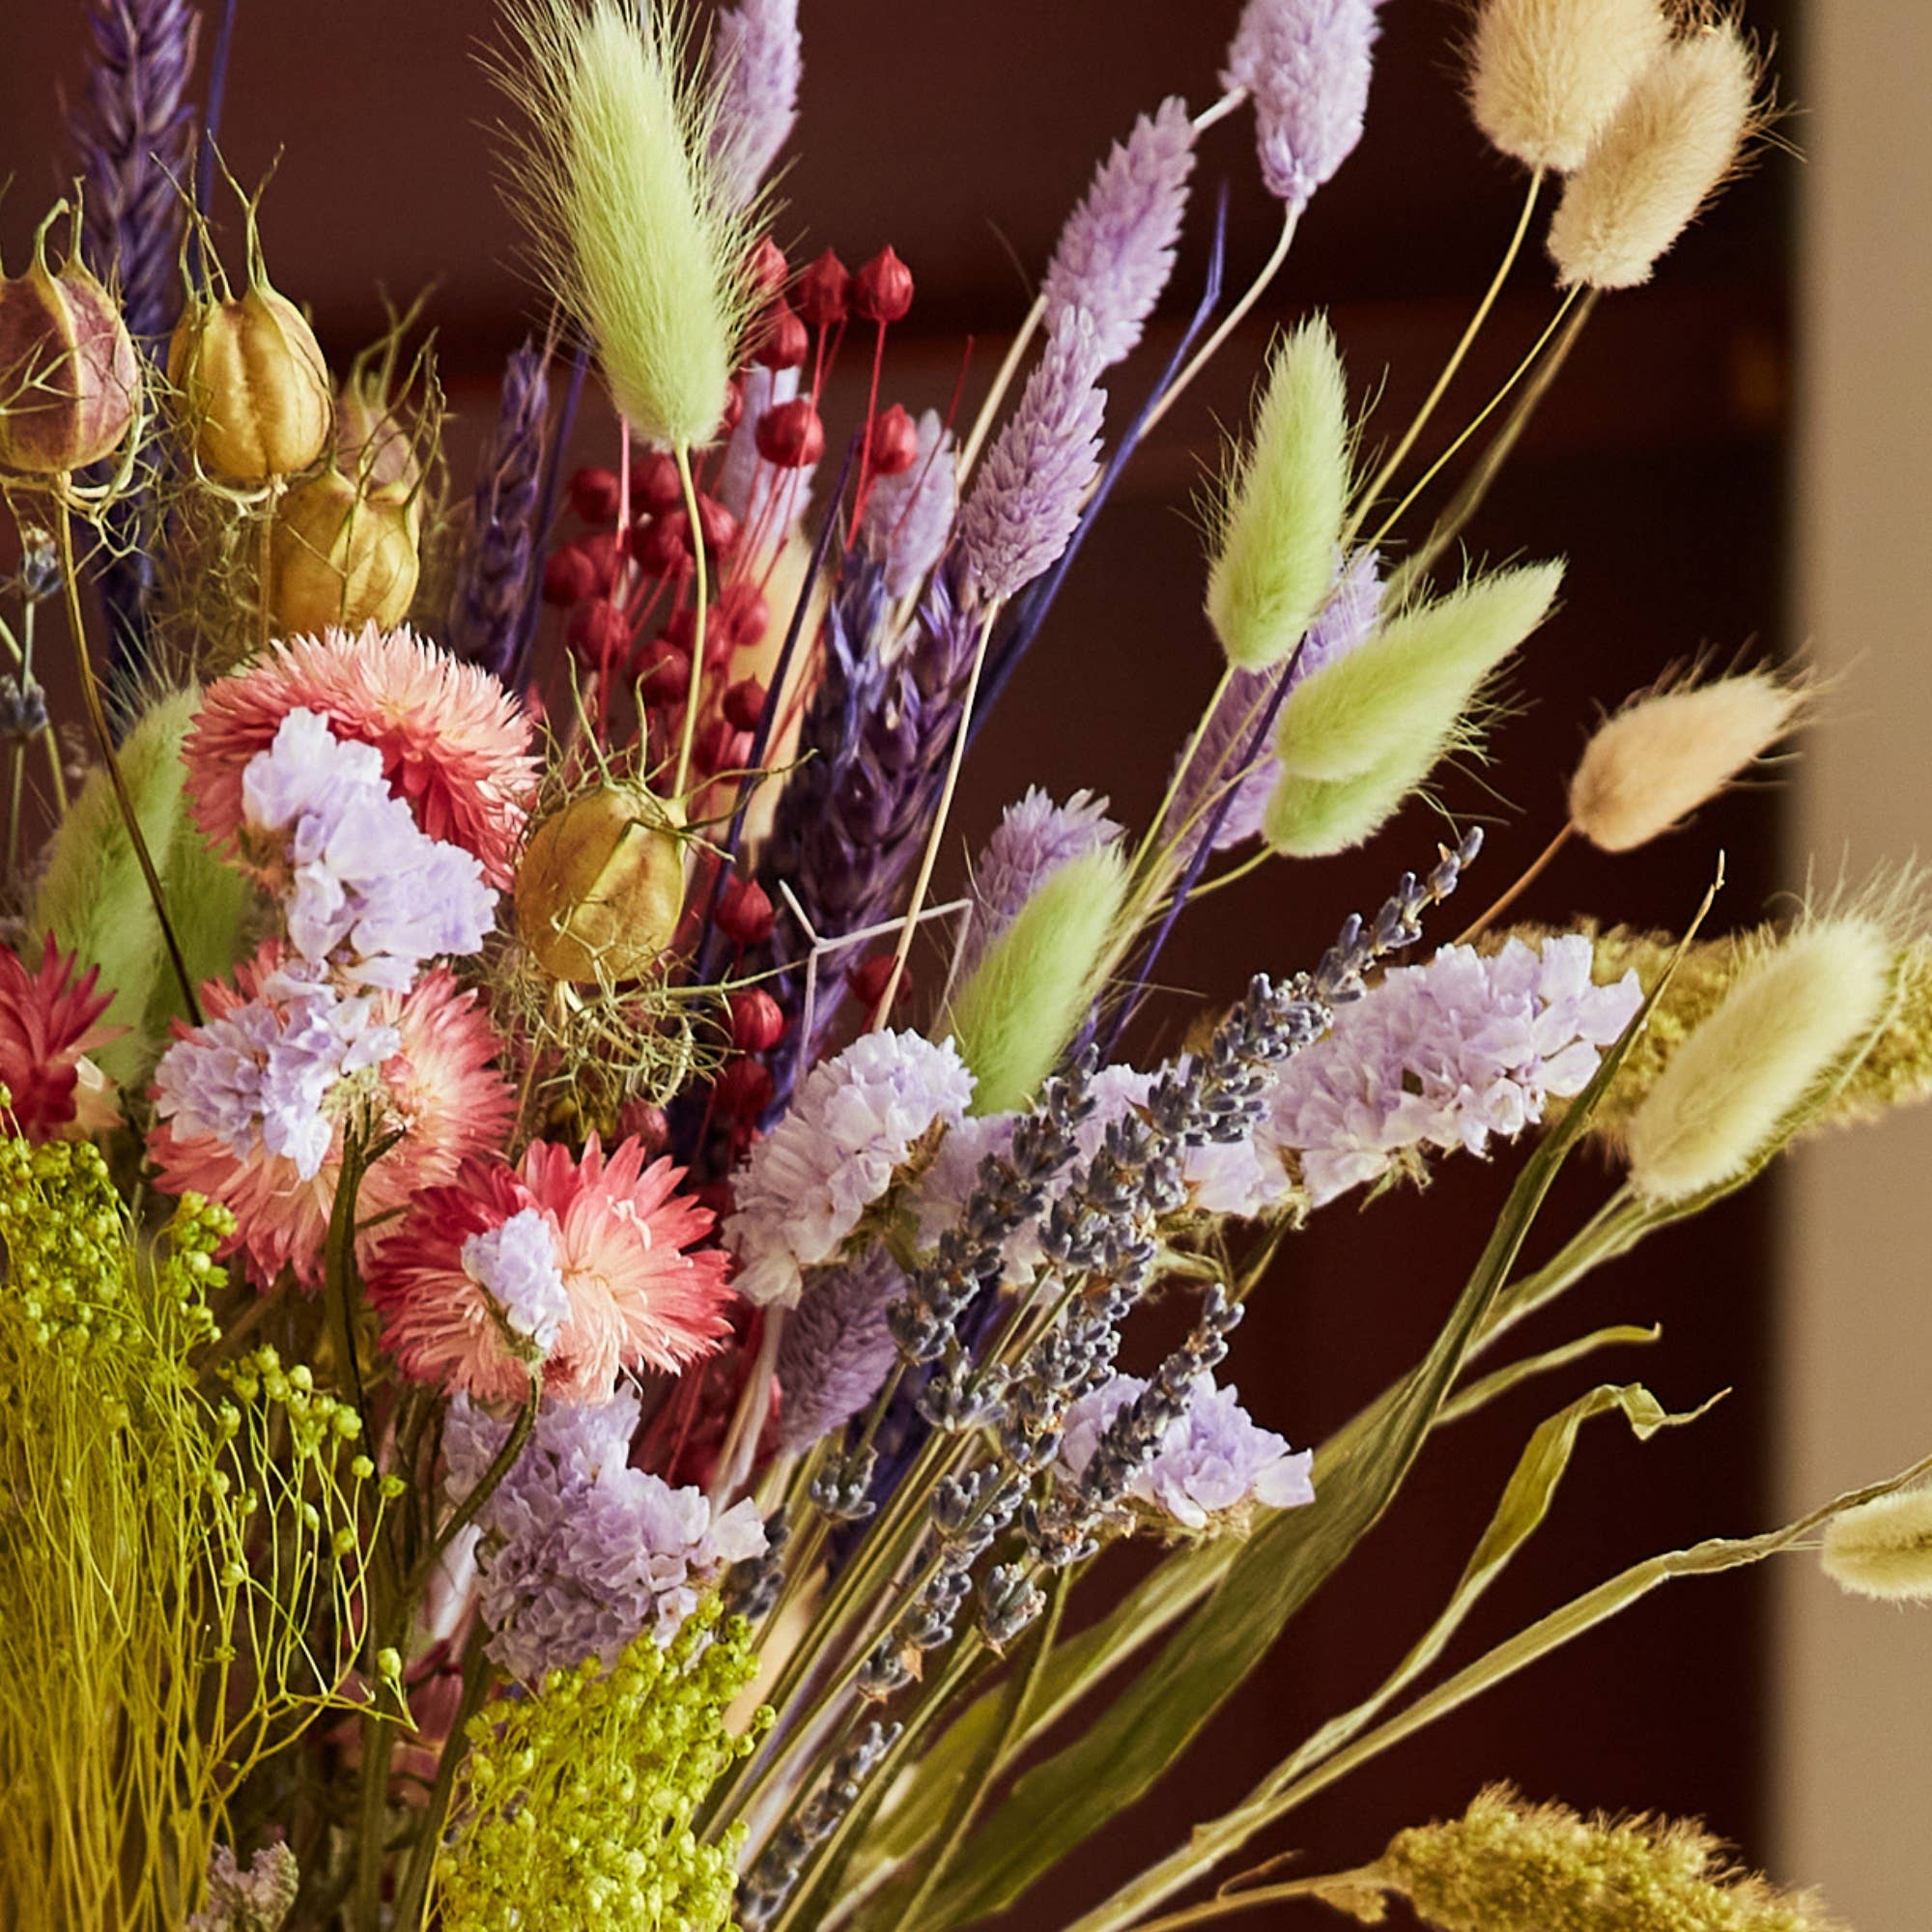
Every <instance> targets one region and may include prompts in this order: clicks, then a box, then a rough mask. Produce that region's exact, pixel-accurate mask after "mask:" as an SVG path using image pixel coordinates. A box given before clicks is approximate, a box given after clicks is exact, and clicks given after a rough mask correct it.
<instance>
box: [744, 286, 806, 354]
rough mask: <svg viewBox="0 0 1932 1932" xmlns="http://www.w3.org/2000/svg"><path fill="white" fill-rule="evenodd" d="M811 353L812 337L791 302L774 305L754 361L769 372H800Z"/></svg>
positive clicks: (766, 321)
mask: <svg viewBox="0 0 1932 1932" xmlns="http://www.w3.org/2000/svg"><path fill="white" fill-rule="evenodd" d="M810 352H811V337H810V334H809V333H808V332H807V329H806V327H805V324H804V323H803V322H801V321H800V320H799V317H798V311H797V310H796V309H795V308H793V307H792V305H791V304H790V303H789V302H774V303H773V304H772V308H771V313H770V314H769V315H768V316H766V318H765V320H764V324H763V327H762V330H761V339H760V341H759V343H758V346H757V348H756V349H755V350H754V351H753V354H752V360H753V362H756V363H758V364H759V365H760V366H761V367H763V368H766V369H797V368H800V367H802V366H803V364H804V362H805V358H806V356H807V355H810Z"/></svg>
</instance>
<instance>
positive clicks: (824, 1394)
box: [778, 1248, 905, 1450]
mask: <svg viewBox="0 0 1932 1932" xmlns="http://www.w3.org/2000/svg"><path fill="white" fill-rule="evenodd" d="M903 1293H905V1276H904V1275H902V1274H901V1273H900V1272H899V1270H898V1266H897V1264H895V1262H894V1260H893V1258H892V1257H891V1256H890V1255H889V1254H887V1253H886V1251H885V1250H884V1249H883V1248H874V1249H873V1250H872V1251H871V1252H870V1253H869V1254H867V1256H866V1257H865V1258H864V1259H863V1260H861V1261H857V1262H854V1263H853V1264H851V1265H850V1266H849V1267H838V1268H827V1269H826V1270H825V1271H824V1272H823V1273H822V1274H820V1275H817V1276H815V1277H814V1278H813V1280H812V1281H811V1283H810V1286H809V1287H808V1288H807V1289H806V1291H805V1293H804V1294H802V1295H801V1296H800V1297H799V1303H798V1306H797V1307H796V1308H794V1309H793V1310H792V1311H791V1313H790V1315H789V1316H788V1317H786V1319H785V1325H784V1333H783V1335H782V1336H781V1338H780V1341H779V1361H778V1377H779V1388H780V1390H781V1392H782V1395H783V1398H784V1400H783V1402H782V1404H781V1406H780V1409H779V1444H780V1446H781V1448H783V1449H786V1450H797V1449H810V1447H811V1445H812V1444H813V1443H814V1442H816V1441H818V1440H819V1439H820V1437H822V1436H826V1435H831V1434H832V1432H833V1431H834V1430H835V1429H842V1428H844V1426H845V1425H846V1423H848V1422H850V1421H851V1419H852V1418H853V1417H854V1416H855V1415H857V1414H859V1413H860V1411H861V1410H862V1409H864V1408H865V1407H866V1406H867V1404H869V1403H870V1402H871V1400H872V1398H873V1397H874V1396H875V1395H877V1394H878V1392H879V1391H880V1389H882V1388H883V1387H884V1386H885V1382H886V1378H887V1376H889V1375H890V1374H891V1373H892V1369H893V1364H894V1363H895V1362H896V1361H897V1360H898V1345H897V1344H896V1343H895V1341H894V1340H893V1331H892V1329H891V1328H890V1327H889V1326H888V1325H887V1323H886V1311H887V1310H888V1309H889V1308H890V1307H891V1306H892V1305H893V1303H894V1302H895V1301H896V1300H897V1299H898V1298H899V1296H900V1295H901V1294H903Z"/></svg>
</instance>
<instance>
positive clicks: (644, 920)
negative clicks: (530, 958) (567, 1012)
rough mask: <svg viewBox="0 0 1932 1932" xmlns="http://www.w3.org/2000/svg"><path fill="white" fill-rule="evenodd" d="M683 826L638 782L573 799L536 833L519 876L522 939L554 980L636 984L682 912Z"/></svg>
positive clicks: (672, 809)
mask: <svg viewBox="0 0 1932 1932" xmlns="http://www.w3.org/2000/svg"><path fill="white" fill-rule="evenodd" d="M683 826H684V821H683V818H682V816H681V815H680V814H679V812H678V810H677V808H676V807H675V806H674V805H672V804H671V803H670V802H669V801H668V799H661V798H659V797H657V796H656V795H655V794H654V793H652V792H649V791H647V790H645V788H644V787H643V786H642V785H639V784H606V785H600V786H599V787H598V788H597V789H596V790H595V791H588V792H584V793H582V794H581V795H580V796H579V797H577V798H574V799H572V800H571V801H570V802H569V803H568V804H567V805H565V806H563V807H562V808H561V809H560V810H556V811H554V812H553V813H552V814H551V815H550V816H549V817H548V818H546V819H544V820H543V821H542V822H541V823H540V824H539V825H538V826H537V828H536V830H535V831H534V832H533V833H532V834H531V835H530V841H529V843H528V845H526V847H525V849H524V858H523V863H522V865H521V866H519V867H518V868H517V885H516V913H517V931H518V933H519V935H520V936H521V937H522V939H523V942H524V944H525V945H526V946H527V947H528V948H529V950H530V952H532V953H533V954H534V955H535V957H536V960H537V963H538V964H539V965H540V966H541V967H542V968H543V969H544V971H545V972H546V973H548V974H549V975H550V976H551V977H552V978H553V979H554V980H570V981H573V982H578V983H589V982H592V981H599V982H607V983H608V982H615V981H619V980H636V979H639V978H640V977H642V975H643V974H645V973H647V972H648V971H649V970H650V968H651V967H652V966H653V965H654V964H655V963H656V961H657V960H658V959H659V958H660V957H661V956H662V955H663V953H664V952H665V951H666V949H667V948H668V946H669V945H670V943H671V939H672V937H673V936H674V935H675V933H676V931H677V923H678V919H679V917H680V915H681V914H682V913H683V910H684V846H683V840H682V838H681V836H680V835H681V834H682V831H683Z"/></svg>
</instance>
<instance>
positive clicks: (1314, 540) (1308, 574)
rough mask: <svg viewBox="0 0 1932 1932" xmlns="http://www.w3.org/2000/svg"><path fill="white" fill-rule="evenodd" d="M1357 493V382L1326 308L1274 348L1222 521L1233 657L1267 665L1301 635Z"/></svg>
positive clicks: (1219, 615)
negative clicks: (1352, 406) (1353, 409)
mask: <svg viewBox="0 0 1932 1932" xmlns="http://www.w3.org/2000/svg"><path fill="white" fill-rule="evenodd" d="M1348 497H1349V388H1348V378H1347V376H1346V375H1345V373H1344V371H1343V368H1342V358H1341V355H1340V354H1339V353H1338V351H1337V350H1336V347H1335V337H1334V335H1333V333H1332V332H1331V331H1330V329H1329V327H1328V324H1327V321H1326V319H1325V318H1323V317H1321V316H1316V317H1314V318H1312V319H1311V320H1310V321H1307V322H1304V323H1303V324H1302V325H1301V327H1298V328H1296V329H1295V330H1294V331H1293V333H1292V334H1289V335H1287V336H1285V337H1283V338H1282V340H1281V342H1280V343H1279V345H1278V346H1277V347H1276V349H1275V353H1274V356H1273V359H1272V360H1271V362H1270V363H1269V365H1268V373H1267V380H1266V385H1265V387H1264V390H1263V393H1262V400H1261V405H1260V408H1259V409H1258V410H1257V412H1256V415H1255V430H1254V437H1253V440H1252V441H1251V442H1250V443H1249V445H1248V448H1247V450H1246V452H1245V453H1243V454H1241V455H1239V456H1237V457H1236V461H1235V462H1234V464H1233V466H1232V468H1231V469H1230V473H1229V476H1228V479H1227V484H1226V494H1225V500H1224V501H1223V503H1222V505H1221V508H1220V512H1219V516H1218V518H1217V526H1218V527H1217V531H1216V542H1215V549H1214V555H1213V558H1212V561H1211V562H1210V564H1209V567H1208V621H1209V622H1210V623H1211V624H1212V625H1213V627H1214V635H1215V636H1216V637H1217V638H1218V639H1220V641H1221V648H1222V650H1223V651H1224V652H1226V654H1227V658H1228V662H1229V663H1230V664H1231V665H1236V666H1238V667H1239V668H1241V669H1243V670H1260V669H1264V668H1266V667H1267V666H1269V665H1273V664H1279V663H1280V662H1281V661H1282V660H1283V659H1284V658H1285V657H1287V656H1288V654H1289V653H1290V652H1291V651H1292V650H1293V648H1294V647H1295V645H1296V644H1297V643H1298V642H1299V641H1300V639H1301V635H1302V633H1303V632H1304V631H1306V630H1307V628H1308V625H1309V622H1310V620H1311V619H1312V618H1313V617H1314V616H1315V614H1316V612H1317V611H1320V610H1321V604H1322V601H1323V599H1324V598H1325V597H1326V596H1327V594H1328V588H1329V585H1330V584H1331V583H1332V582H1334V577H1335V557H1336V552H1337V547H1338V545H1339V544H1340V542H1341V532H1342V519H1343V515H1344V513H1345V511H1346V509H1347V506H1348Z"/></svg>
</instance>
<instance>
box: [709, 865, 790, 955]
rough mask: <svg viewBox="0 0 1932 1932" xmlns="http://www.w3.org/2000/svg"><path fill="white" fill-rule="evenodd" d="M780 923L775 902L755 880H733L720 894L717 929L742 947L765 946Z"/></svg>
mask: <svg viewBox="0 0 1932 1932" xmlns="http://www.w3.org/2000/svg"><path fill="white" fill-rule="evenodd" d="M777 923H778V915H777V914H776V913H774V912H773V911H772V902H771V900H770V898H769V897H767V896H766V894H765V889H764V887H762V886H761V885H759V884H758V882H757V880H755V879H736V880H733V881H732V883H731V884H730V885H728V886H726V887H725V891H724V893H723V894H722V895H720V897H719V900H718V913H717V925H718V930H719V931H720V932H722V933H723V934H724V935H725V938H726V939H729V940H735V941H736V942H737V944H738V945H740V946H762V945H763V944H764V943H765V941H766V940H768V939H769V938H770V937H771V936H772V928H773V926H775V925H776V924H777Z"/></svg>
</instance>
